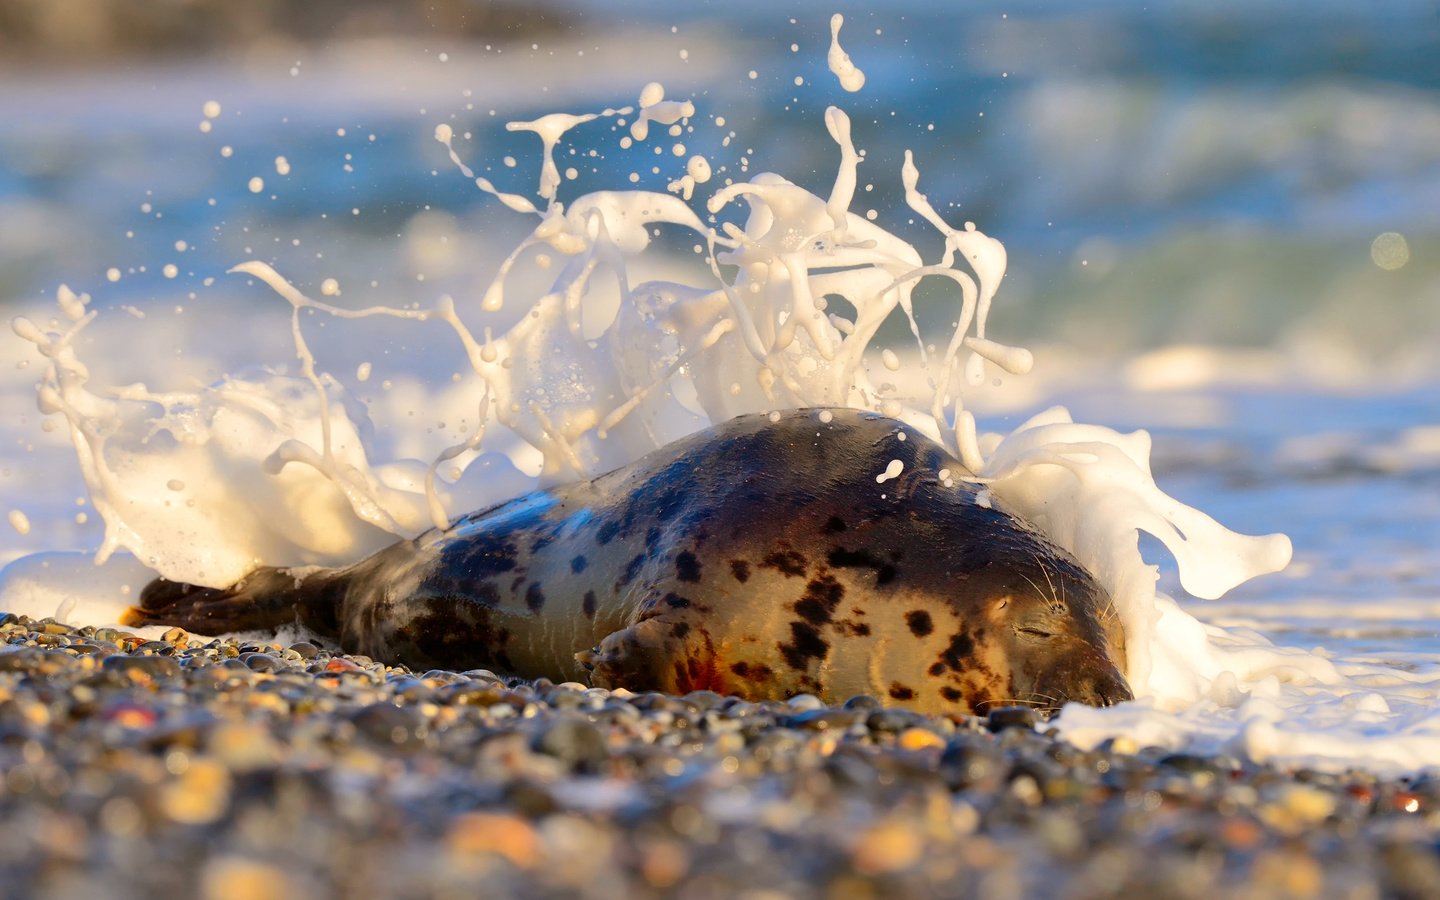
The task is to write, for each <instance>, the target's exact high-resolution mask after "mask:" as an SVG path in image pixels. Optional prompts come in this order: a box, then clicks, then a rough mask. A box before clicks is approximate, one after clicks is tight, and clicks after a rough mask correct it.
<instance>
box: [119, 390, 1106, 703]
mask: <svg viewBox="0 0 1440 900" xmlns="http://www.w3.org/2000/svg"><path fill="white" fill-rule="evenodd" d="M946 469H948V470H949V473H948V477H943V476H942V475H941V472H942V471H943V470H946ZM965 475H966V472H965V469H964V468H963V466H962V465H961V464H960V463H959V462H958V461H957V460H955V459H954V458H953V457H951V456H950V455H949V454H948V453H946V452H945V450H944V449H943V448H942V447H941V446H940V445H938V444H936V443H935V442H934V441H931V440H929V439H927V438H925V437H924V436H923V435H921V434H919V433H918V432H916V431H915V430H913V429H912V428H910V427H908V426H905V425H903V424H901V423H900V422H897V421H895V420H893V419H888V418H885V417H882V416H879V415H877V414H873V413H865V412H860V411H857V410H846V409H835V410H799V411H793V412H788V413H784V414H781V415H778V416H776V415H775V414H772V415H771V416H742V417H740V418H738V419H734V420H732V421H730V422H727V423H725V424H723V425H720V426H718V427H715V428H712V429H710V430H708V431H704V432H701V433H699V434H696V435H693V436H691V437H689V438H686V439H684V440H681V441H677V442H676V443H673V444H670V445H668V446H666V447H663V448H661V449H659V450H657V451H655V452H654V453H651V454H650V455H648V456H646V457H644V458H642V459H640V460H639V461H637V462H635V463H633V464H631V465H629V466H626V467H624V468H622V469H618V470H616V471H614V472H611V473H609V474H607V475H602V476H600V477H599V478H596V479H594V480H592V481H588V482H583V483H578V484H572V485H568V486H565V487H560V488H553V489H550V490H543V491H536V492H534V493H531V494H527V495H525V496H523V497H519V498H516V499H514V500H511V501H509V502H508V503H502V504H500V505H499V506H496V507H494V508H492V509H488V510H485V511H483V512H477V513H473V514H471V515H468V516H466V517H465V518H463V519H461V520H459V521H458V522H456V523H455V524H454V525H452V526H451V527H450V528H448V529H445V530H432V531H428V532H426V533H424V534H422V535H420V536H419V537H417V538H415V539H414V540H407V541H401V542H399V543H397V544H394V545H392V546H391V547H389V548H387V549H385V550H382V551H380V552H379V553H377V554H375V555H374V556H372V557H370V558H369V559H366V560H364V561H363V562H360V563H358V564H356V565H354V566H351V567H349V568H345V569H320V570H301V569H295V570H284V569H259V570H257V571H256V572H254V573H252V574H251V575H250V576H247V577H246V578H245V579H244V580H242V581H241V582H240V583H238V584H236V585H234V586H233V587H231V588H229V589H224V590H216V589H209V588H197V587H192V586H189V585H183V584H176V583H173V582H167V581H163V580H159V581H156V582H153V583H152V584H151V585H150V586H149V587H147V588H146V590H145V592H144V593H143V594H142V597H141V604H140V607H138V608H137V609H135V610H132V620H131V621H132V624H141V623H144V624H151V623H164V624H178V625H181V626H183V627H185V628H188V629H191V630H194V631H200V632H210V633H214V632H217V631H234V630H250V629H257V628H274V627H278V626H280V625H283V624H286V623H288V622H293V621H296V620H297V619H298V620H299V621H300V622H301V623H302V624H304V625H306V626H308V627H310V628H312V629H314V630H315V631H317V632H319V633H320V634H321V635H322V636H331V637H336V638H338V639H339V642H340V646H341V647H342V648H343V649H344V650H346V651H347V652H352V653H363V654H366V655H369V656H371V657H374V658H376V659H381V660H387V661H393V662H400V663H404V664H406V665H409V666H411V667H413V668H449V669H458V670H464V669H471V668H479V667H485V668H490V669H495V670H500V671H507V672H511V673H514V674H517V675H522V676H527V677H539V676H546V677H549V678H552V679H556V680H561V679H565V680H587V681H589V682H590V683H592V684H594V685H596V686H608V687H619V686H624V687H627V688H630V689H632V690H662V691H667V692H671V693H685V692H688V691H692V690H699V689H709V690H714V691H719V692H721V693H730V694H736V695H740V696H743V697H747V698H750V699H771V698H777V699H778V698H783V697H786V696H790V695H793V694H796V693H801V692H808V693H813V694H816V695H818V696H819V697H821V698H822V699H825V700H829V701H839V700H843V699H845V698H847V697H849V696H852V695H854V694H872V695H875V696H878V697H880V698H883V699H885V700H887V701H890V702H893V703H895V704H898V705H903V706H908V707H912V708H915V709H920V710H925V711H930V712H945V711H950V712H967V711H969V712H982V713H983V712H984V711H985V710H986V709H987V708H989V707H991V706H995V705H1004V704H1009V703H1027V704H1032V705H1035V706H1039V707H1042V708H1056V707H1058V706H1059V705H1060V704H1062V703H1063V702H1065V701H1067V700H1075V701H1079V702H1083V703H1089V704H1093V705H1107V704H1111V703H1115V702H1118V701H1120V700H1126V699H1129V698H1130V696H1131V694H1130V689H1129V687H1128V685H1127V684H1126V682H1125V679H1124V677H1123V676H1122V674H1121V671H1122V670H1123V668H1124V665H1125V657H1124V652H1125V650H1124V636H1123V633H1122V632H1121V629H1120V627H1119V624H1118V622H1117V619H1116V616H1115V614H1114V610H1113V608H1112V606H1111V601H1110V598H1109V596H1108V595H1107V594H1106V593H1105V591H1104V589H1103V588H1101V587H1100V586H1099V585H1098V584H1097V583H1096V582H1095V580H1094V578H1092V577H1091V576H1090V575H1089V573H1087V572H1086V571H1085V570H1084V569H1083V568H1081V566H1080V565H1079V564H1078V563H1076V562H1075V560H1074V559H1072V558H1071V557H1070V556H1069V555H1068V554H1066V553H1065V552H1064V551H1062V550H1060V549H1059V548H1057V547H1055V546H1054V545H1053V544H1051V543H1049V542H1048V541H1047V540H1046V539H1045V538H1043V537H1042V536H1041V535H1040V534H1039V533H1038V532H1037V531H1035V530H1034V529H1033V528H1032V527H1031V526H1029V525H1028V524H1026V523H1025V522H1023V521H1021V520H1020V519H1018V518H1016V517H1014V516H1012V515H1010V514H1008V513H1006V512H1004V511H1003V510H1001V509H998V508H996V507H995V506H994V505H993V504H991V503H989V502H981V501H980V499H979V498H978V497H977V491H976V488H975V487H974V486H973V485H971V484H968V483H966V482H965V481H963V480H962V479H963V478H964V477H965ZM947 483H949V486H947Z"/></svg>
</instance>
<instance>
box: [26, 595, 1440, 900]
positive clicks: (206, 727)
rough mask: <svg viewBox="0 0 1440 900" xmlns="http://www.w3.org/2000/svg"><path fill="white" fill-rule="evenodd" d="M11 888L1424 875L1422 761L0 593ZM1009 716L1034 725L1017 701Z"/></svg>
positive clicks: (634, 885) (1014, 892)
mask: <svg viewBox="0 0 1440 900" xmlns="http://www.w3.org/2000/svg"><path fill="white" fill-rule="evenodd" d="M0 639H3V640H4V641H5V642H6V644H7V645H8V646H7V647H5V648H4V649H3V650H0V771H3V772H4V773H5V774H4V777H3V782H0V787H3V790H0V831H3V832H4V835H5V840H3V841H0V848H3V849H0V853H3V854H4V856H5V862H4V870H5V871H6V872H7V875H8V879H9V883H10V885H11V889H12V890H14V891H16V893H17V895H30V896H58V895H64V896H90V895H96V896H100V895H104V896H144V895H153V894H154V893H155V892H156V891H175V890H186V891H188V892H192V893H193V892H196V891H198V892H199V895H200V896H202V897H207V898H210V897H213V898H228V897H239V896H249V897H254V896H296V895H300V894H304V895H307V896H317V895H318V896H339V895H346V894H354V893H357V892H362V891H363V892H364V893H366V894H370V895H377V896H458V895H461V894H470V895H473V894H475V893H476V892H483V893H484V894H485V895H486V896H552V895H564V896H616V895H626V896H649V895H658V894H666V895H672V894H673V895H676V896H683V897H709V896H735V895H739V894H742V893H745V892H751V893H750V896H781V895H784V896H827V897H832V896H833V897H867V896H883V895H897V896H899V895H910V896H932V895H933V896H947V895H975V894H983V895H985V896H1026V895H1047V896H1054V895H1062V896H1083V897H1091V896H1109V895H1118V894H1121V893H1129V892H1133V891H1135V890H1143V891H1146V892H1147V893H1159V894H1163V895H1166V896H1196V897H1203V896H1213V895H1214V894H1215V893H1216V892H1223V893H1224V894H1225V895H1239V896H1302V897H1303V896H1345V897H1370V896H1382V895H1384V896H1421V895H1427V894H1428V895H1431V896H1434V895H1435V894H1436V893H1437V892H1440V850H1437V848H1440V779H1434V778H1430V777H1425V776H1416V777H1406V778H1380V777H1377V776H1374V775H1370V774H1367V773H1364V772H1359V771H1350V772H1346V773H1343V774H1329V773H1318V772H1309V771H1304V770H1301V771H1295V772H1290V771H1286V770H1282V769H1277V768H1274V767H1271V766H1266V765H1255V764H1252V763H1249V762H1245V761H1242V760H1239V759H1235V758H1233V757H1226V756H1216V757H1202V756H1196V755H1192V754H1186V753H1175V752H1172V751H1169V750H1161V749H1159V748H1141V749H1139V750H1138V751H1137V752H1135V753H1120V752H1115V750H1114V748H1113V746H1110V747H1102V748H1100V749H1096V750H1093V751H1081V750H1079V749H1077V748H1076V747H1074V746H1073V745H1070V744H1068V743H1066V742H1064V741H1063V740H1060V739H1058V738H1056V737H1055V736H1054V733H1053V731H1052V732H1048V733H1047V732H1042V731H1040V730H1036V728H1035V727H1034V724H1033V723H1034V719H1033V714H1030V713H1029V711H1028V710H1018V709H1014V708H1011V709H1008V710H997V711H995V712H994V713H992V714H991V715H990V717H989V718H987V719H980V718H974V717H959V716H957V717H934V716H923V715H919V714H916V713H911V712H908V711H904V710H897V709H885V708H883V707H881V706H880V705H879V703H878V701H875V700H874V699H873V698H852V699H851V700H850V701H848V702H847V703H846V704H844V705H842V706H831V707H827V706H824V705H823V704H821V703H820V702H819V701H818V700H816V699H815V698H810V697H800V698H795V699H793V700H791V701H789V702H787V703H748V702H745V701H741V700H738V699H737V698H726V697H721V696H719V695H715V694H711V693H708V692H697V693H695V694H690V695H686V696H684V697H674V696H667V695H662V694H653V693H647V694H630V693H629V692H626V691H605V690H598V689H585V688H583V687H581V686H578V685H567V684H562V685H554V684H551V683H549V682H548V681H546V680H545V679H540V680H537V681H533V682H529V681H524V680H520V679H515V678H504V677H501V676H497V675H494V674H493V673H489V672H486V671H484V670H475V671H472V672H468V673H453V672H440V671H434V672H426V673H415V672H411V671H410V670H408V669H405V668H404V667H397V666H386V665H383V664H381V663H377V662H374V661H372V660H369V659H368V658H366V657H360V656H347V655H344V654H339V653H332V652H330V651H327V650H323V649H320V648H318V647H316V646H315V645H314V644H310V643H308V642H300V643H297V644H293V645H290V646H288V647H286V646H282V645H279V644H268V643H261V642H254V641H237V640H234V639H221V640H212V641H205V642H203V643H201V642H200V639H198V638H197V639H195V642H194V643H191V637H190V635H188V634H185V633H184V632H181V631H180V630H178V629H174V630H172V631H171V632H168V633H167V635H166V638H165V639H163V640H146V639H144V638H140V637H136V636H133V635H130V634H128V633H127V632H123V631H120V630H117V629H113V628H99V629H97V628H93V627H75V628H72V627H70V626H66V625H60V624H56V623H54V622H53V621H50V620H39V621H36V620H31V619H28V618H25V617H17V616H13V615H11V614H8V613H0ZM1040 728H1042V729H1043V728H1044V726H1043V724H1041V725H1040Z"/></svg>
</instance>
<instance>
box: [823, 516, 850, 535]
mask: <svg viewBox="0 0 1440 900" xmlns="http://www.w3.org/2000/svg"><path fill="white" fill-rule="evenodd" d="M844 530H845V520H844V519H842V518H840V517H839V516H831V517H830V518H829V519H827V520H826V521H825V527H824V528H822V529H820V533H821V534H839V533H840V532H842V531H844Z"/></svg>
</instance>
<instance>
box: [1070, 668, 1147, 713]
mask: <svg viewBox="0 0 1440 900" xmlns="http://www.w3.org/2000/svg"><path fill="white" fill-rule="evenodd" d="M1075 699H1076V700H1078V701H1079V702H1081V703H1085V704H1088V705H1090V706H1114V705H1115V704H1117V703H1124V702H1125V701H1126V700H1134V699H1135V695H1134V694H1133V693H1132V692H1131V691H1130V685H1129V684H1128V683H1127V682H1126V681H1125V676H1123V675H1121V674H1120V673H1119V672H1117V671H1114V670H1113V669H1112V670H1111V671H1110V672H1107V673H1105V674H1103V675H1100V676H1099V677H1097V678H1092V679H1090V680H1088V681H1086V682H1085V684H1084V686H1083V688H1082V689H1081V691H1080V695H1079V696H1077V697H1075Z"/></svg>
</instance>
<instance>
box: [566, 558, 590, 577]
mask: <svg viewBox="0 0 1440 900" xmlns="http://www.w3.org/2000/svg"><path fill="white" fill-rule="evenodd" d="M588 565H590V560H588V559H586V558H585V557H584V556H583V555H581V556H577V557H575V558H574V559H572V560H570V571H572V572H574V573H575V574H576V575H579V574H580V573H581V572H583V571H585V567H586V566H588Z"/></svg>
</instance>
